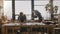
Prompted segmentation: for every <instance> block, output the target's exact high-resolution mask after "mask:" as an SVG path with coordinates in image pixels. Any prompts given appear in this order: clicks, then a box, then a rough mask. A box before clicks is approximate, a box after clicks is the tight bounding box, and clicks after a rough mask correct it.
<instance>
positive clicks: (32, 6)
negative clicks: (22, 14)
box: [31, 0, 34, 20]
mask: <svg viewBox="0 0 60 34" xmlns="http://www.w3.org/2000/svg"><path fill="white" fill-rule="evenodd" d="M31 11H32V14H31V19H32V20H34V18H33V17H34V13H33V11H34V0H31Z"/></svg>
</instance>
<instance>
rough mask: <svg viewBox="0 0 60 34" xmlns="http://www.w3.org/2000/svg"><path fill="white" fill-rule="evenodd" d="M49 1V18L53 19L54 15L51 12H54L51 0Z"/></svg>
mask: <svg viewBox="0 0 60 34" xmlns="http://www.w3.org/2000/svg"><path fill="white" fill-rule="evenodd" d="M49 3H50V13H51V20H53V19H54V15H53V13H54V11H53V0H50V1H49Z"/></svg>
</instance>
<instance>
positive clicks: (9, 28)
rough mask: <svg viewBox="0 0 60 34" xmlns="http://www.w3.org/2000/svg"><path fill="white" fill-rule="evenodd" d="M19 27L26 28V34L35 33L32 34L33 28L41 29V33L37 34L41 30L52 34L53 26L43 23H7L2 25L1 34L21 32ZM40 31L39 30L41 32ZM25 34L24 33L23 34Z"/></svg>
mask: <svg viewBox="0 0 60 34" xmlns="http://www.w3.org/2000/svg"><path fill="white" fill-rule="evenodd" d="M21 27H26V28H27V29H28V32H27V33H28V34H33V33H35V34H36V32H33V31H32V30H33V28H41V29H42V32H39V34H42V33H43V31H44V30H43V28H45V29H47V30H45V31H46V32H47V34H49V33H52V34H54V29H53V28H54V27H55V26H54V25H46V24H43V23H22V24H21V23H9V24H4V25H3V27H2V34H15V33H16V32H17V31H18V30H21ZM41 29H40V30H41ZM22 34H23V33H22ZM25 34H26V33H25ZM37 34H38V33H37Z"/></svg>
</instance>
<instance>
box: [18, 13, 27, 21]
mask: <svg viewBox="0 0 60 34" xmlns="http://www.w3.org/2000/svg"><path fill="white" fill-rule="evenodd" d="M18 20H19V22H26V15H25V14H23V12H20V15H19V16H18Z"/></svg>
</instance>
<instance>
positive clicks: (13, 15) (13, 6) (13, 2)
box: [12, 0, 15, 20]
mask: <svg viewBox="0 0 60 34" xmlns="http://www.w3.org/2000/svg"><path fill="white" fill-rule="evenodd" d="M12 20H15V0H12Z"/></svg>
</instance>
